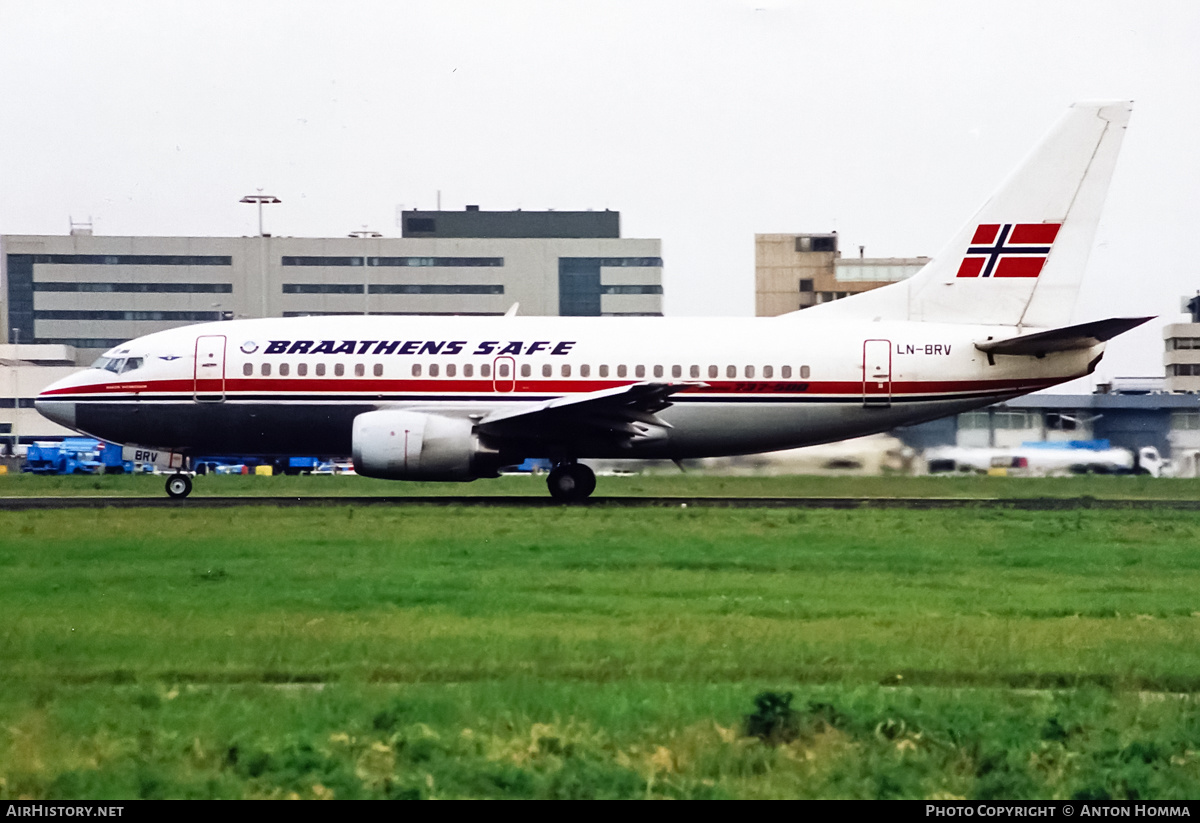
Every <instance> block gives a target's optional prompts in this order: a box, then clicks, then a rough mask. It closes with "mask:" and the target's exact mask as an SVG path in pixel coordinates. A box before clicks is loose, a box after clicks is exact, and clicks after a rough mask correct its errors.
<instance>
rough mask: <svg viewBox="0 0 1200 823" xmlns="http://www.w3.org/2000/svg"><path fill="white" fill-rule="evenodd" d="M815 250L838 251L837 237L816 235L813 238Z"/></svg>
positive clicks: (813, 248)
mask: <svg viewBox="0 0 1200 823" xmlns="http://www.w3.org/2000/svg"><path fill="white" fill-rule="evenodd" d="M812 250H813V251H837V238H836V237H814V238H813V239H812Z"/></svg>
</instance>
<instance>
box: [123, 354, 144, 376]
mask: <svg viewBox="0 0 1200 823" xmlns="http://www.w3.org/2000/svg"><path fill="white" fill-rule="evenodd" d="M141 367H142V358H141V357H130V358H129V359H127V360H126V361H125V365H123V366H122V367H121V373H122V374H124V373H125V372H127V371H133V370H134V369H140V368H141Z"/></svg>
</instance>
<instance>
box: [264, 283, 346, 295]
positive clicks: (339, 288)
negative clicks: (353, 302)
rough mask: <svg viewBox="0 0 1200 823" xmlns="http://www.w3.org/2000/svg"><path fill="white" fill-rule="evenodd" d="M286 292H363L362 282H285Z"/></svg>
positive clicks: (284, 289)
mask: <svg viewBox="0 0 1200 823" xmlns="http://www.w3.org/2000/svg"><path fill="white" fill-rule="evenodd" d="M283 293H284V294H362V293H363V287H362V283H284V284H283Z"/></svg>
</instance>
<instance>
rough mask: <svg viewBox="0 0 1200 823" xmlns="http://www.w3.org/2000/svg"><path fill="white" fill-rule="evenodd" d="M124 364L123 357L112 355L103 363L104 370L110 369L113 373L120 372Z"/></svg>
mask: <svg viewBox="0 0 1200 823" xmlns="http://www.w3.org/2000/svg"><path fill="white" fill-rule="evenodd" d="M124 365H125V358H124V357H114V358H113V359H112V360H109V361H108V362H107V363H106V364H105V365H104V370H105V371H110V372H112V373H113V374H120V373H121V369H122V367H123V366H124Z"/></svg>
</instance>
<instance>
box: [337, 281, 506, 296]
mask: <svg viewBox="0 0 1200 823" xmlns="http://www.w3.org/2000/svg"><path fill="white" fill-rule="evenodd" d="M370 291H371V294H504V286H502V285H500V284H498V283H486V284H476V285H470V284H460V283H431V284H418V283H378V284H372V286H371V288H370ZM357 294H362V286H359V287H358V292H357Z"/></svg>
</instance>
